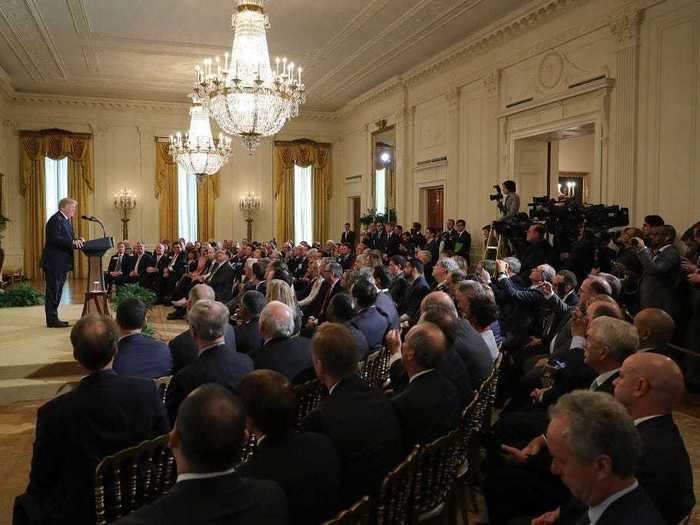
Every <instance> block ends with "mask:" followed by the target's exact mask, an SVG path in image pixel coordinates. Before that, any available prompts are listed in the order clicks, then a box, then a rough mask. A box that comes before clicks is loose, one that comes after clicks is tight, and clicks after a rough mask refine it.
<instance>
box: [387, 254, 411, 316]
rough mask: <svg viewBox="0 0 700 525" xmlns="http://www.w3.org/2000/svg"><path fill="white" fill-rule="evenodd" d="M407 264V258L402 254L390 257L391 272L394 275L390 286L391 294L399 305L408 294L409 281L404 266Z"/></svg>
mask: <svg viewBox="0 0 700 525" xmlns="http://www.w3.org/2000/svg"><path fill="white" fill-rule="evenodd" d="M405 266H406V259H404V258H403V257H402V256H401V255H394V256H393V257H390V258H389V266H388V268H389V274H390V275H391V277H392V282H391V287H390V288H389V294H390V295H391V297H392V298H393V299H394V302H395V303H396V304H397V305H400V304H401V303H402V302H403V300H404V297H405V296H406V290H408V281H407V280H406V275H405V274H404V268H405Z"/></svg>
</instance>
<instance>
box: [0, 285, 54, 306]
mask: <svg viewBox="0 0 700 525" xmlns="http://www.w3.org/2000/svg"><path fill="white" fill-rule="evenodd" d="M39 304H44V295H43V294H42V293H41V292H39V290H35V289H34V288H32V287H31V286H30V285H29V284H27V283H22V284H18V285H17V286H13V287H11V288H8V289H7V290H5V291H4V292H3V293H0V308H12V307H15V306H36V305H39Z"/></svg>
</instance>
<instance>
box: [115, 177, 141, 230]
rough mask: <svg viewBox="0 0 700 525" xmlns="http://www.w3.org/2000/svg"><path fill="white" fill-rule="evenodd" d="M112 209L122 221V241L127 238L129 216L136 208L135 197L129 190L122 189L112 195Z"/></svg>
mask: <svg viewBox="0 0 700 525" xmlns="http://www.w3.org/2000/svg"><path fill="white" fill-rule="evenodd" d="M114 208H115V209H116V210H117V212H118V213H119V218H120V219H121V221H122V240H127V239H128V238H129V214H130V213H131V210H133V209H134V208H136V195H135V194H134V193H132V191H131V190H129V189H125V188H122V189H121V190H119V192H118V193H115V194H114Z"/></svg>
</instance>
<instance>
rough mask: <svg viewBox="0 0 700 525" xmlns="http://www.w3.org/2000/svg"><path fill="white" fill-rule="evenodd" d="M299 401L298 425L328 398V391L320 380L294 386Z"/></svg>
mask: <svg viewBox="0 0 700 525" xmlns="http://www.w3.org/2000/svg"><path fill="white" fill-rule="evenodd" d="M292 389H293V390H294V395H295V396H296V399H297V425H301V422H302V421H303V420H304V418H305V417H306V415H307V414H308V413H309V412H311V411H312V410H313V409H314V408H316V407H317V406H318V405H319V404H320V403H321V401H323V400H324V399H325V398H326V397H327V396H328V390H327V389H326V387H325V385H324V384H323V383H321V382H320V381H319V380H318V379H312V380H311V381H307V382H306V383H302V384H301V385H294V386H292Z"/></svg>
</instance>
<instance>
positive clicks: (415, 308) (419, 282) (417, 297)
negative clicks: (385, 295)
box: [398, 259, 430, 325]
mask: <svg viewBox="0 0 700 525" xmlns="http://www.w3.org/2000/svg"><path fill="white" fill-rule="evenodd" d="M404 275H405V276H406V280H407V281H408V283H409V284H408V286H407V288H406V293H405V295H404V297H403V300H402V301H401V302H400V303H399V306H398V310H399V313H400V314H401V320H402V321H408V323H409V324H411V325H414V324H416V323H417V322H418V317H420V303H421V301H422V300H423V297H425V296H426V295H428V294H429V293H430V286H428V282H427V281H426V280H425V277H424V276H423V263H422V262H420V261H419V260H418V259H411V260H409V261H408V262H407V263H406V266H405V267H404Z"/></svg>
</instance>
